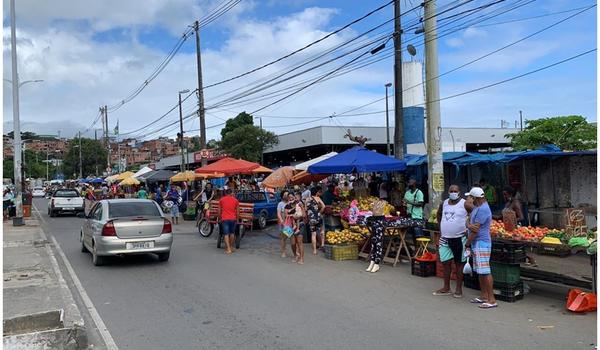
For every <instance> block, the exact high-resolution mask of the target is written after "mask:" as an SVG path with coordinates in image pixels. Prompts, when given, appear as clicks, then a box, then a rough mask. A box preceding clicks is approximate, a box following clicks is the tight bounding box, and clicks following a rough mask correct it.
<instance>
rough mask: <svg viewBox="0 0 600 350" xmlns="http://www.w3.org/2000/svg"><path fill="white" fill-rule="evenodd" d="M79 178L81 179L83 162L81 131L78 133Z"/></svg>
mask: <svg viewBox="0 0 600 350" xmlns="http://www.w3.org/2000/svg"><path fill="white" fill-rule="evenodd" d="M79 178H80V179H83V162H82V161H81V131H80V132H79Z"/></svg>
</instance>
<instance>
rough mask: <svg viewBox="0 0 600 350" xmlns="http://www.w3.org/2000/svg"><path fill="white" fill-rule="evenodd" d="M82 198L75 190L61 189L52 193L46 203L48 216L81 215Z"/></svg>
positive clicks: (82, 209)
mask: <svg viewBox="0 0 600 350" xmlns="http://www.w3.org/2000/svg"><path fill="white" fill-rule="evenodd" d="M83 211H84V206H83V198H81V196H80V195H79V192H77V190H74V189H71V188H63V189H59V190H56V191H54V193H53V194H52V197H51V198H50V200H49V201H48V216H50V217H54V216H56V215H58V214H60V213H72V214H77V213H83Z"/></svg>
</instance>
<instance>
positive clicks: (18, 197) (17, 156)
mask: <svg viewBox="0 0 600 350" xmlns="http://www.w3.org/2000/svg"><path fill="white" fill-rule="evenodd" d="M16 35H17V33H16V24H15V0H10V47H11V50H10V57H11V65H12V103H13V133H14V137H13V148H14V173H13V175H14V177H15V192H16V193H15V205H16V213H15V217H14V218H13V226H23V225H25V222H24V221H23V183H22V179H21V165H22V164H21V123H20V121H19V74H18V72H17V36H16Z"/></svg>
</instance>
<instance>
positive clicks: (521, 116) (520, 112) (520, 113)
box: [519, 111, 523, 131]
mask: <svg viewBox="0 0 600 350" xmlns="http://www.w3.org/2000/svg"><path fill="white" fill-rule="evenodd" d="M519 119H520V120H521V121H520V123H521V131H523V111H519Z"/></svg>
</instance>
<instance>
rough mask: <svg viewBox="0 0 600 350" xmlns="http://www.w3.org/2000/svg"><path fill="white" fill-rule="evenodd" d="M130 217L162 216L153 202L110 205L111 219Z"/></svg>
mask: <svg viewBox="0 0 600 350" xmlns="http://www.w3.org/2000/svg"><path fill="white" fill-rule="evenodd" d="M128 216H160V212H159V211H158V208H157V207H156V205H155V204H154V203H152V202H141V201H140V202H123V203H109V204H108V217H109V218H122V217H128Z"/></svg>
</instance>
